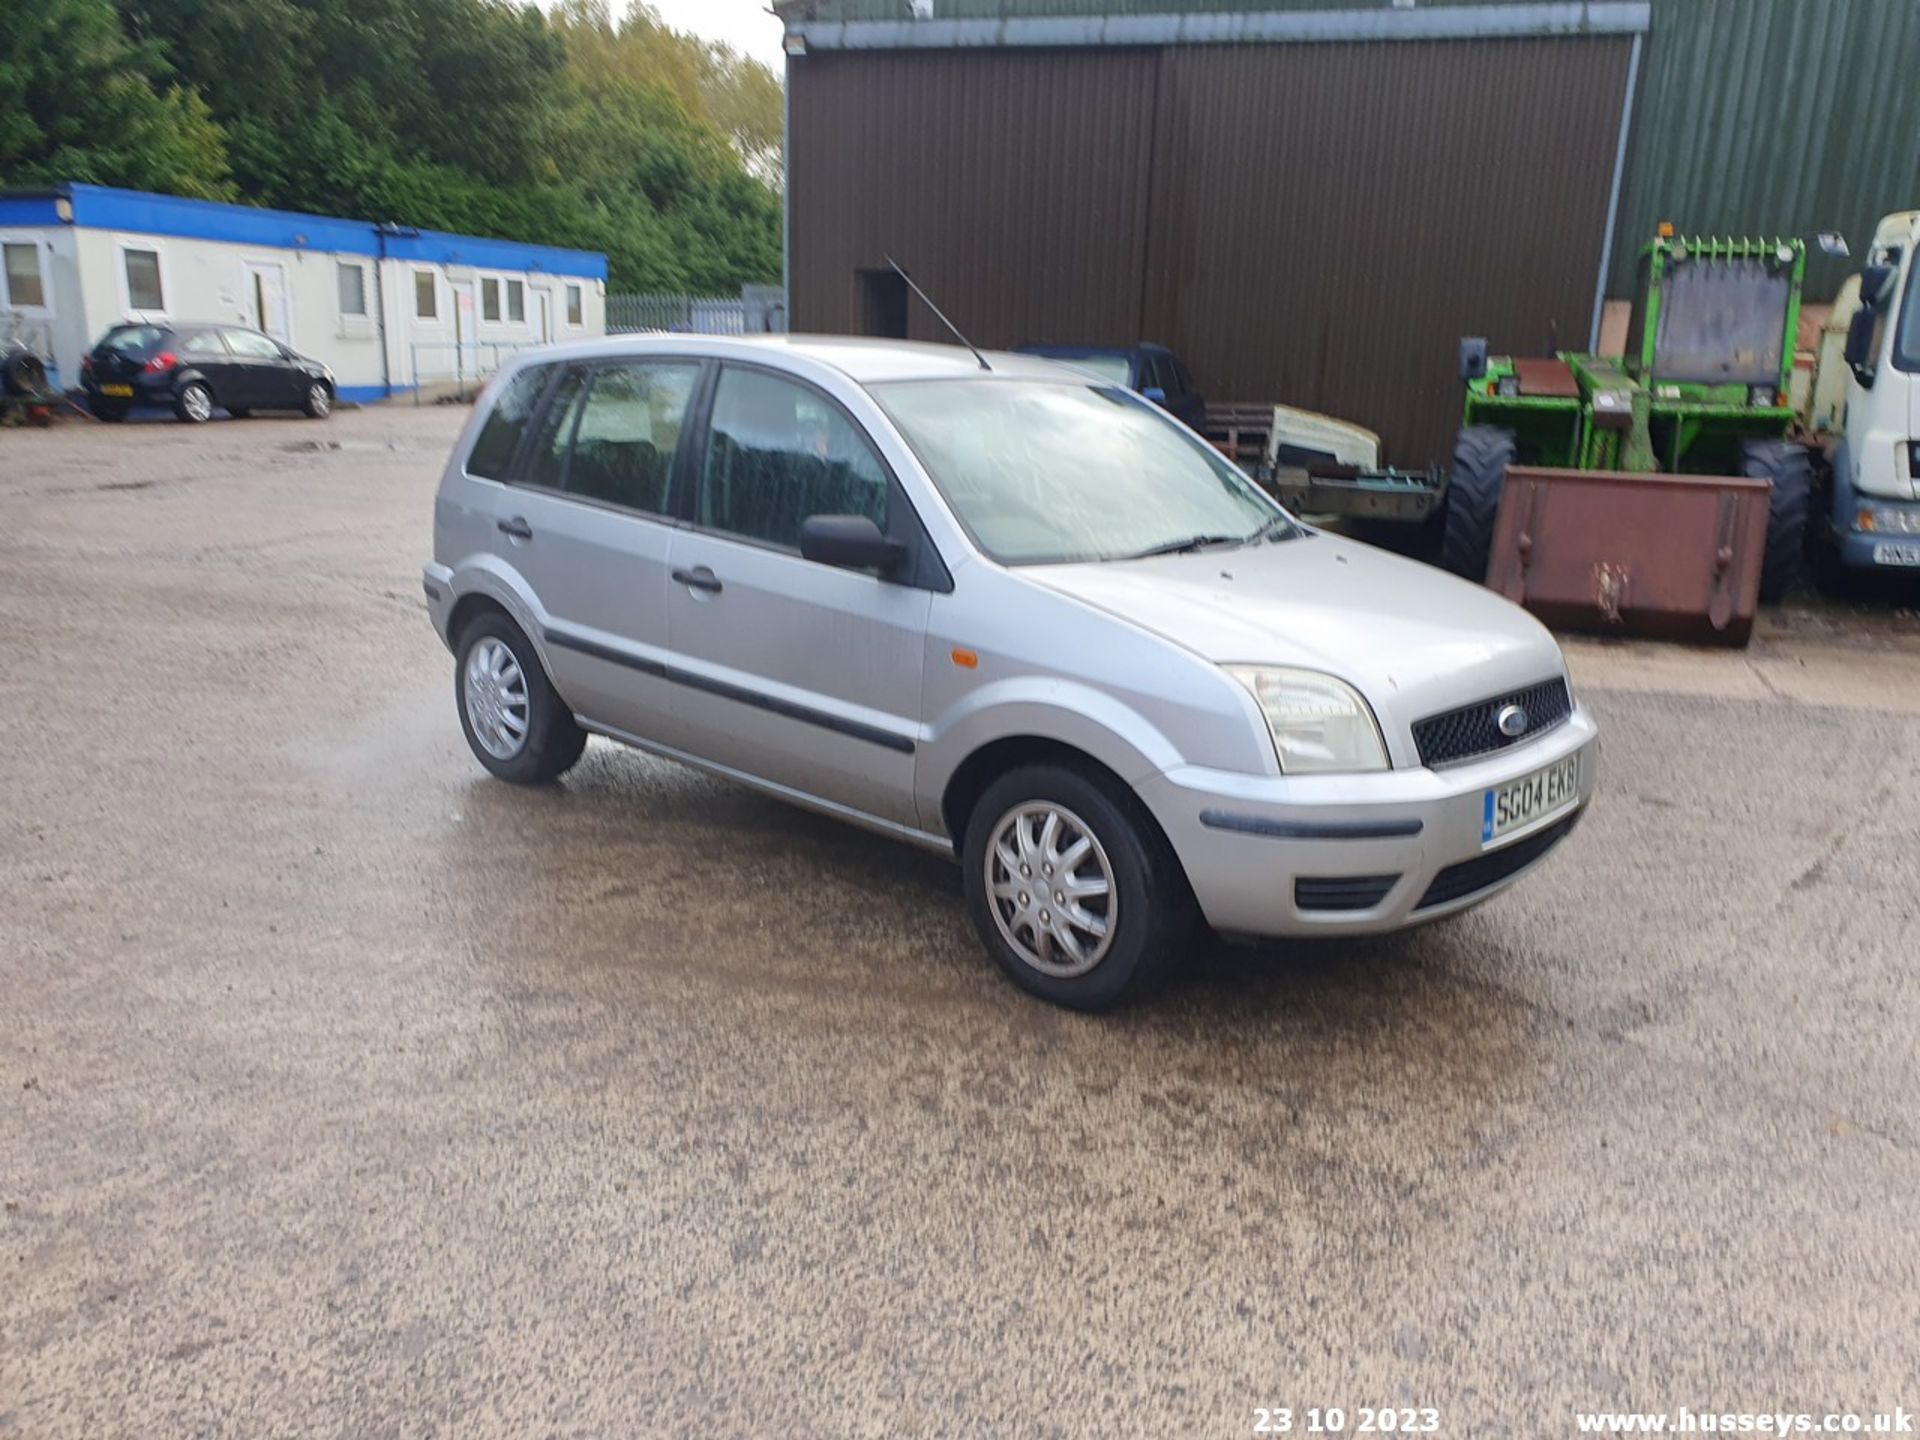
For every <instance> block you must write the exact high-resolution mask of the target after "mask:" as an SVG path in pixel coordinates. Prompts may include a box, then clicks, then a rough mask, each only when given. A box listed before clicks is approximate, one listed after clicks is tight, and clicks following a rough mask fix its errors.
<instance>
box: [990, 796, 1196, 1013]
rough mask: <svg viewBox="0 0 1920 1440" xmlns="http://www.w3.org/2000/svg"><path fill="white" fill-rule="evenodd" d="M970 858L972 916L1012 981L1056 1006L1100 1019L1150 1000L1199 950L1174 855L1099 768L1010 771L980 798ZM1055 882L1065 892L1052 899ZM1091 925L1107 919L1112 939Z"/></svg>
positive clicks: (1188, 896) (1137, 805)
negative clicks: (1193, 949)
mask: <svg viewBox="0 0 1920 1440" xmlns="http://www.w3.org/2000/svg"><path fill="white" fill-rule="evenodd" d="M1049 817H1052V819H1051V824H1052V828H1051V829H1049V828H1048V827H1049V823H1050V822H1049ZM1016 836H1017V837H1018V838H1015V837H1016ZM1083 840H1084V841H1086V842H1088V843H1086V844H1085V845H1084V846H1083V844H1082V842H1083ZM961 855H962V863H963V865H964V867H965V875H966V881H965V883H966V895H967V909H968V912H969V913H970V914H971V915H972V917H973V923H974V927H975V929H977V930H978V931H979V933H980V938H981V940H982V942H983V943H984V944H985V945H986V947H987V951H988V953H989V954H991V955H992V956H993V958H994V962H995V963H996V964H998V965H999V966H1000V968H1001V970H1002V971H1004V972H1005V973H1006V976H1007V978H1008V979H1010V980H1012V981H1013V983H1014V984H1016V985H1018V986H1019V987H1020V988H1021V989H1023V990H1025V991H1027V992H1029V993H1030V994H1033V995H1038V996H1039V997H1040V998H1042V999H1043V1000H1050V1001H1052V1002H1053V1003H1054V1004H1056V1005H1063V1006H1066V1007H1068V1008H1069V1009H1074V1010H1090V1011H1098V1010H1111V1009H1115V1008H1117V1007H1119V1006H1122V1005H1128V1004H1132V1003H1134V1002H1136V1001H1138V1000H1141V999H1143V998H1144V997H1146V996H1147V995H1149V994H1151V993H1152V992H1153V991H1154V990H1155V989H1157V988H1158V987H1159V986H1160V985H1161V984H1162V983H1163V982H1164V981H1165V980H1166V978H1167V976H1168V975H1169V974H1170V973H1171V972H1172V970H1173V968H1174V966H1175V965H1177V964H1178V963H1179V961H1180V960H1181V959H1182V957H1184V956H1185V954H1186V953H1187V950H1188V947H1189V945H1190V944H1191V942H1192V939H1193V935H1194V930H1195V924H1196V914H1197V911H1196V907H1195V905H1194V901H1193V895H1192V892H1191V891H1190V890H1189V889H1188V886H1187V879H1186V875H1185V873H1184V872H1183V871H1182V870H1181V868H1180V862H1179V860H1178V858H1177V857H1176V856H1175V855H1174V853H1173V850H1172V847H1171V846H1169V845H1168V844H1167V841H1166V838H1165V837H1164V836H1163V835H1162V834H1161V833H1160V829H1159V827H1158V826H1157V825H1155V824H1154V822H1153V818H1152V816H1150V815H1149V814H1148V813H1147V812H1146V809H1145V807H1144V806H1142V805H1141V804H1140V802H1139V800H1138V799H1137V798H1135V797H1134V796H1133V795H1132V793H1131V792H1129V791H1126V790H1125V789H1124V788H1123V787H1121V786H1119V785H1118V784H1117V783H1116V782H1113V781H1112V780H1110V779H1108V778H1107V777H1104V776H1101V775H1098V774H1096V773H1094V772H1092V771H1091V770H1090V769H1087V770H1083V769H1081V768H1078V767H1074V766H1068V765H1060V764H1036V765H1022V766H1020V767H1018V768H1017V769H1014V770H1010V771H1008V772H1007V773H1006V774H1005V775H1002V776H1001V777H1000V778H999V779H997V780H995V781H994V782H993V783H992V784H990V785H988V786H987V788H986V790H985V791H984V792H982V794H981V796H980V798H979V800H978V801H976V802H975V804H974V806H973V811H972V814H971V816H970V817H969V819H968V821H967V827H966V836H965V839H964V841H963V843H962V846H961ZM1009 857H1011V860H1012V863H1011V864H1009ZM1057 862H1065V863H1062V864H1059V868H1058V870H1057V872H1054V873H1043V871H1046V870H1047V868H1048V866H1049V865H1050V864H1054V863H1057ZM1023 865H1024V871H1023V870H1022V866H1023ZM1066 881H1071V882H1072V883H1071V884H1064V883H1063V882H1066ZM1023 882H1030V884H1031V888H1028V885H1027V884H1025V883H1023ZM1049 884H1052V885H1055V886H1060V887H1061V888H1058V889H1055V890H1054V892H1053V894H1052V895H1048V894H1047V893H1046V891H1045V889H1044V887H1046V886H1047V885H1049ZM1102 884H1104V885H1105V887H1106V889H1105V891H1104V893H1102V892H1101V891H1100V890H1099V889H1098V888H1097V887H1098V886H1100V885H1102ZM1069 890H1071V891H1073V892H1074V894H1073V895H1071V896H1069V895H1068V891H1069ZM1063 897H1065V904H1062V898H1063ZM1088 919H1092V920H1097V921H1104V922H1106V925H1107V928H1106V929H1105V931H1104V933H1097V932H1096V929H1095V928H1094V927H1091V926H1087V925H1084V924H1083V923H1082V922H1083V921H1085V920H1088ZM1063 937H1064V938H1063ZM1076 945H1077V947H1078V951H1079V953H1078V954H1076V953H1075V952H1074V946H1076ZM1089 960H1091V962H1092V963H1090V964H1089V963H1087V962H1088V961H1089ZM1049 961H1050V962H1051V963H1048V962H1049Z"/></svg>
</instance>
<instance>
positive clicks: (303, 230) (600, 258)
mask: <svg viewBox="0 0 1920 1440" xmlns="http://www.w3.org/2000/svg"><path fill="white" fill-rule="evenodd" d="M67 191H68V194H69V195H70V196H71V197H72V200H73V223H74V224H75V225H78V226H81V227H84V228H86V229H92V230H124V231H131V232H133V233H136V234H141V235H171V236H178V237H180V238H181V239H187V240H222V241H225V242H227V243H228V244H230V245H262V246H267V247H270V248H273V249H276V250H315V251H323V252H327V253H333V254H341V255H370V256H377V255H379V254H380V241H379V236H378V234H377V233H376V232H377V227H376V226H375V225H374V224H373V223H372V222H371V221H367V220H346V219H342V218H339V217H337V216H330V215H305V214H301V213H299V212H298V211H293V210H264V209H260V208H259V207H257V206H253V205H229V204H226V203H225V202H224V201H219V200H190V199H188V198H186V197H185V196H181V195H152V194H148V193H147V192H145V191H141V190H119V189H115V188H113V187H111V186H106V185H71V186H68V187H67ZM20 204H38V205H43V206H44V207H45V213H46V216H47V218H46V219H45V220H41V221H37V222H27V221H19V222H11V223H21V224H25V223H39V224H53V223H55V221H54V220H53V218H52V217H53V201H52V200H51V199H48V200H39V199H38V198H31V199H28V200H11V201H0V207H11V206H14V205H20ZM8 213H9V212H8V209H6V208H0V216H5V215H7V214H8ZM386 239H387V244H386V253H387V255H388V257H389V258H391V259H395V260H415V261H420V262H422V263H425V264H432V265H473V266H477V267H478V268H480V269H482V270H524V271H538V272H543V273H546V274H550V275H567V276H572V277H575V278H578V279H583V280H605V279H606V278H607V257H606V256H604V255H601V254H597V253H595V252H593V251H588V250H563V249H561V248H559V247H558V246H554V245H523V244H521V243H519V242H517V241H513V240H488V239H483V238H482V237H480V236H477V235H449V234H446V233H444V232H442V231H438V230H421V231H418V232H414V231H411V230H408V231H404V232H395V231H389V232H388V234H387V237H386Z"/></svg>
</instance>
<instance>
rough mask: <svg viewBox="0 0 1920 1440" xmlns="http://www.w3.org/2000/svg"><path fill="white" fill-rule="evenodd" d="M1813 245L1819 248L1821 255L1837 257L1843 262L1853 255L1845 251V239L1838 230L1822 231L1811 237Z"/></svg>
mask: <svg viewBox="0 0 1920 1440" xmlns="http://www.w3.org/2000/svg"><path fill="white" fill-rule="evenodd" d="M1813 243H1814V244H1815V245H1818V246H1819V247H1820V253H1821V254H1822V255H1838V256H1839V257H1840V258H1841V259H1843V260H1844V259H1846V257H1847V256H1848V255H1850V254H1852V253H1853V252H1852V251H1850V250H1848V249H1847V237H1846V236H1844V235H1842V234H1841V233H1840V232H1839V231H1838V230H1822V231H1821V232H1820V233H1819V234H1818V235H1816V236H1814V237H1813Z"/></svg>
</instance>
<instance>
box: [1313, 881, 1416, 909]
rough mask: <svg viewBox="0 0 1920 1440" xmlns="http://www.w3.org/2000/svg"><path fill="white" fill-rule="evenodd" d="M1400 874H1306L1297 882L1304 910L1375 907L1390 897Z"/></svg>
mask: <svg viewBox="0 0 1920 1440" xmlns="http://www.w3.org/2000/svg"><path fill="white" fill-rule="evenodd" d="M1399 878H1400V877H1399V876H1398V875H1326V876H1312V875H1303V876H1301V877H1300V878H1298V879H1296V880H1295V881H1294V882H1293V903H1294V904H1295V905H1296V906H1297V907H1299V908H1300V909H1302V910H1371V909H1372V908H1373V907H1374V906H1376V905H1378V904H1379V903H1380V902H1381V901H1382V900H1384V899H1386V898H1387V892H1388V891H1389V890H1391V889H1393V884H1394V881H1396V880H1398V879H1399Z"/></svg>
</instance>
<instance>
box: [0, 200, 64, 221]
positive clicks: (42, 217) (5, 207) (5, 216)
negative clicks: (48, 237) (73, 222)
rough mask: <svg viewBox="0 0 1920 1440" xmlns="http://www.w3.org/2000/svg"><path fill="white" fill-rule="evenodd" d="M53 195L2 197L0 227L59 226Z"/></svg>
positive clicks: (0, 201) (0, 202)
mask: <svg viewBox="0 0 1920 1440" xmlns="http://www.w3.org/2000/svg"><path fill="white" fill-rule="evenodd" d="M54 203H55V201H54V197H53V196H51V195H0V225H9V226H11V225H58V224H59V223H60V216H59V214H58V213H57V212H56V211H55V210H54V208H53V207H54Z"/></svg>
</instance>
